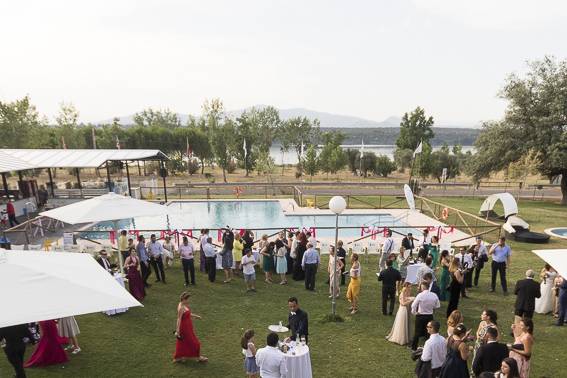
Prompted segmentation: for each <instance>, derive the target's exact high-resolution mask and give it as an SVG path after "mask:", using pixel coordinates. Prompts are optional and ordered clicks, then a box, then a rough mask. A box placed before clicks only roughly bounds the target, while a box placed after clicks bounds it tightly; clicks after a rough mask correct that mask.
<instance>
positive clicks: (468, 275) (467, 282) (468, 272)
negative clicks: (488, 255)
mask: <svg viewBox="0 0 567 378" xmlns="http://www.w3.org/2000/svg"><path fill="white" fill-rule="evenodd" d="M459 252H460V254H459V255H458V257H459V268H460V269H461V271H462V272H463V274H464V276H465V277H464V279H463V284H462V285H461V297H462V298H468V297H467V292H466V288H467V287H471V286H472V270H473V257H472V253H471V252H469V251H468V250H467V249H465V248H464V247H461V249H460V251H459Z"/></svg>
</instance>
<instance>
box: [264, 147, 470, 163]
mask: <svg viewBox="0 0 567 378" xmlns="http://www.w3.org/2000/svg"><path fill="white" fill-rule="evenodd" d="M341 147H343V149H345V150H346V149H349V148H352V149H357V150H359V149H360V147H361V146H360V145H343V146H341ZM440 148H441V146H434V147H433V151H437V150H439V149H440ZM395 150H396V146H395V145H385V144H384V145H382V144H365V145H364V151H365V152H374V153H375V154H376V155H386V156H388V157H389V158H390V159H391V160H394V151H395ZM467 151H472V152H474V146H463V152H467ZM270 156H271V157H272V159H274V161H275V162H276V164H278V165H279V164H282V163H283V164H297V154H296V152H295V150H289V151H287V152H283V153H282V151H281V149H280V146H279V145H272V147H270Z"/></svg>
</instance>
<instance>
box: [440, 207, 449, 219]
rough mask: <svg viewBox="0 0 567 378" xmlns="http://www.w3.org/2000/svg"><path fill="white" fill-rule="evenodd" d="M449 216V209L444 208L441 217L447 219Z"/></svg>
mask: <svg viewBox="0 0 567 378" xmlns="http://www.w3.org/2000/svg"><path fill="white" fill-rule="evenodd" d="M447 218H449V209H447V208H444V209H443V211H442V212H441V219H443V220H445V219H447Z"/></svg>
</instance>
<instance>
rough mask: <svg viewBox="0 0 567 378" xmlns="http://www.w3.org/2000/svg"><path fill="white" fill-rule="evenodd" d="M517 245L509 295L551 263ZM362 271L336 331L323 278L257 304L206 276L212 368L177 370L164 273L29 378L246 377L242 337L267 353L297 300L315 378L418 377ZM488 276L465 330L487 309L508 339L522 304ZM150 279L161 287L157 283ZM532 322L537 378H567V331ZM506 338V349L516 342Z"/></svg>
mask: <svg viewBox="0 0 567 378" xmlns="http://www.w3.org/2000/svg"><path fill="white" fill-rule="evenodd" d="M439 201H440V202H446V203H447V204H449V205H451V206H454V207H458V208H460V209H463V210H468V211H471V212H473V213H475V212H476V211H478V208H479V207H480V204H481V202H482V200H480V199H462V198H448V199H439ZM519 206H520V215H521V216H522V217H523V218H524V219H525V220H526V221H527V222H528V223H530V224H531V225H532V228H533V229H534V230H543V229H544V228H546V227H549V226H564V225H567V211H565V208H561V207H560V206H558V205H555V204H551V203H546V202H527V201H522V202H521V203H520V204H519ZM511 244H512V248H513V251H514V255H513V260H512V269H511V273H510V274H509V285H512V286H513V282H515V280H517V279H519V278H521V277H522V275H523V272H524V271H525V270H526V269H527V268H534V269H536V270H538V271H539V269H540V268H541V266H542V264H543V263H542V261H541V260H540V259H539V258H538V257H536V256H535V255H534V254H532V253H531V252H530V251H531V249H532V248H537V247H538V246H535V245H529V244H523V243H511ZM543 247H544V248H561V247H563V248H566V247H567V243H566V242H559V241H558V240H557V239H552V240H551V242H550V243H549V244H547V245H544V246H543ZM363 265H364V268H363V283H362V286H363V287H362V292H361V301H362V302H361V309H360V312H359V313H358V314H356V315H355V316H350V315H347V311H346V309H347V307H348V302H346V300H344V296H342V298H341V301H340V303H339V311H340V313H341V315H343V316H344V318H345V322H344V323H332V324H330V323H322V322H320V321H319V319H321V318H322V317H323V316H324V315H326V314H328V313H329V312H330V302H329V299H328V297H327V287H326V285H325V284H324V281H325V279H326V277H325V274H324V273H319V274H318V276H317V289H318V292H317V293H310V292H307V291H305V290H304V289H303V283H302V282H294V281H291V284H290V285H288V286H281V285H268V284H265V283H264V282H263V281H261V282H259V283H258V292H257V293H255V294H246V293H245V292H244V283H243V282H242V281H239V280H238V281H233V282H232V283H231V284H223V283H222V277H220V278H221V280H220V282H217V283H215V284H210V283H209V282H208V281H207V280H206V277H205V275H203V274H201V273H198V276H197V280H198V281H197V286H196V287H195V288H192V289H191V291H192V294H193V297H192V305H191V307H192V310H193V312H195V313H197V314H199V315H202V316H203V320H201V321H199V320H195V328H196V333H197V335H198V337H199V338H200V339H201V343H202V353H203V354H204V355H206V356H207V357H209V359H210V360H209V361H210V362H209V363H208V364H198V363H193V362H188V363H186V364H181V365H178V364H173V363H172V362H171V357H172V353H173V350H174V347H175V338H174V336H173V335H172V332H173V330H174V327H175V316H176V305H177V299H178V296H179V294H180V293H181V292H182V291H183V279H182V272H181V268H180V266H179V265H176V266H175V267H173V268H170V269H169V270H168V271H167V272H166V274H167V276H168V284H167V285H163V284H155V285H153V286H152V288H151V289H149V293H148V296H147V298H146V300H145V302H144V305H145V307H143V308H133V309H131V310H130V311H128V312H127V313H126V314H123V315H120V316H117V317H112V318H110V317H107V316H105V315H103V314H91V315H85V316H79V317H77V321H78V322H79V326H80V328H81V332H82V333H81V335H80V339H79V341H80V344H81V347H82V349H83V352H82V353H81V354H79V355H78V356H72V357H71V360H70V362H69V363H67V364H66V365H65V366H55V367H49V368H43V369H28V370H27V372H28V376H29V377H48V376H51V377H55V376H69V377H96V376H108V377H113V376H140V377H171V376H196V377H241V376H244V373H243V369H242V355H241V353H240V346H239V341H240V336H241V334H242V333H243V331H244V329H246V328H253V329H255V330H256V333H257V338H256V344H257V345H258V346H263V345H264V343H265V335H266V334H267V326H268V325H269V324H276V323H277V322H278V321H280V320H281V321H284V322H285V321H286V317H287V298H288V297H289V296H291V295H294V296H297V297H298V298H299V300H300V305H301V307H302V308H303V309H304V310H306V311H307V312H308V313H309V317H310V327H309V328H310V346H311V360H312V364H313V372H314V376H315V377H410V376H412V372H413V368H414V363H413V362H412V361H411V359H410V358H409V352H408V350H407V349H406V348H405V347H401V346H397V345H394V344H391V343H389V342H387V341H386V340H385V339H384V336H385V335H386V334H387V333H388V331H389V329H390V327H391V325H392V323H393V320H394V319H393V317H384V316H382V315H381V311H380V310H379V300H380V294H379V286H378V283H377V281H376V278H375V275H374V272H375V270H376V265H377V261H376V259H372V258H371V259H370V260H369V261H368V262H366V261H363ZM324 266H326V261H325V262H324ZM489 271H490V269H489V268H488V269H487V268H485V270H484V271H483V275H482V277H481V285H480V287H479V288H478V289H473V290H472V291H471V297H472V298H471V299H468V300H463V301H462V302H461V305H460V308H461V310H463V311H464V314H465V324H466V325H467V327H474V328H475V329H476V326H477V325H478V317H479V316H480V313H481V311H482V308H484V307H488V308H493V309H495V310H496V311H497V312H498V315H499V325H500V327H501V329H504V330H506V331H508V327H509V325H510V324H511V322H512V320H513V303H514V298H515V297H514V296H513V295H510V296H508V297H503V296H502V295H501V294H499V293H497V294H490V293H488V285H489ZM258 277H261V274H258ZM150 279H151V280H152V281H153V275H152V277H151V278H150ZM341 294H344V291H343V292H342V293H341ZM87 300H88V298H87ZM445 305H446V304H443V306H442V308H441V309H440V310H439V311H438V314H437V319H438V320H442V321H443V314H444V313H445ZM0 313H1V311H0ZM534 320H535V339H536V345H535V350H534V355H533V359H532V374H531V376H532V377H559V376H567V373H565V372H564V371H562V370H561V369H564V368H565V362H564V361H563V356H564V353H565V346H567V342H565V341H564V339H563V338H564V337H567V328H562V329H558V328H555V327H553V326H552V323H553V319H552V318H551V317H550V316H542V315H537V314H536V316H535V319H534ZM507 333H508V332H506V335H505V337H504V341H505V342H508V341H510V337H509V336H508V335H507ZM30 354H31V348H28V352H27V355H28V356H29V355H30ZM9 372H11V370H10V366H9V365H8V363H7V361H6V359H5V358H0V377H6V376H10V373H9Z"/></svg>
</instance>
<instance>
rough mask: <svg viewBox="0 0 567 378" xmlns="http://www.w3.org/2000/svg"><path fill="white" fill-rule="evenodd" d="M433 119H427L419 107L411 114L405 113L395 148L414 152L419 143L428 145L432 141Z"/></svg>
mask: <svg viewBox="0 0 567 378" xmlns="http://www.w3.org/2000/svg"><path fill="white" fill-rule="evenodd" d="M433 123H434V122H433V117H431V116H429V117H427V116H426V115H425V110H424V109H423V108H421V107H419V106H418V107H417V108H415V110H414V111H412V112H411V113H409V114H408V113H405V114H404V116H403V117H402V122H401V123H400V135H399V136H398V139H397V140H396V146H397V147H398V148H400V149H404V148H405V149H410V150H412V151H413V150H415V149H416V148H417V146H418V145H419V143H420V142H423V144H428V145H429V144H430V143H429V141H430V140H431V139H433V136H434V133H433V129H432V126H433Z"/></svg>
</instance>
